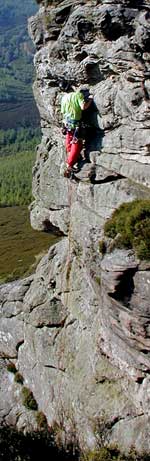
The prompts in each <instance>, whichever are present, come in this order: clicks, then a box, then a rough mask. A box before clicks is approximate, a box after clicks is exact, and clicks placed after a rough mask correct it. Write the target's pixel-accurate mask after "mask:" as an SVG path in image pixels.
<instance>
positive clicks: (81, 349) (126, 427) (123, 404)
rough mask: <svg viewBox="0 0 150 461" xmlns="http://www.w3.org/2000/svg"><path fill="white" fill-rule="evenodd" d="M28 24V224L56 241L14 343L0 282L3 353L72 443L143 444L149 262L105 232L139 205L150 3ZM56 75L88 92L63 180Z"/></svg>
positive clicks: (145, 147)
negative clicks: (119, 214) (74, 163)
mask: <svg viewBox="0 0 150 461" xmlns="http://www.w3.org/2000/svg"><path fill="white" fill-rule="evenodd" d="M29 30H30V35H31V37H32V39H33V41H34V43H35V45H36V48H37V51H36V54H35V68H36V81H35V84H34V94H35V99H36V102H37V105H38V108H39V111H40V115H41V127H42V141H41V145H40V146H39V148H38V153H37V161H36V164H35V167H34V171H33V194H34V197H35V201H34V202H33V204H32V206H31V224H32V226H33V227H34V228H36V229H43V230H48V229H49V228H50V227H51V225H53V226H55V227H56V228H57V229H59V230H60V231H61V232H62V238H61V240H60V242H59V243H58V244H57V245H55V246H54V247H52V248H51V249H50V250H49V253H48V254H47V256H46V257H44V259H42V261H41V263H40V264H39V266H38V268H37V271H36V274H35V275H34V276H33V280H31V279H30V280H29V281H28V283H27V284H25V287H26V289H25V292H24V295H23V298H22V301H21V302H22V304H21V306H20V311H19V312H18V311H15V314H14V316H15V322H18V325H19V339H16V334H15V333H14V332H12V329H13V321H14V318H12V315H11V313H10V309H9V312H8V291H9V290H10V291H11V290H12V289H11V287H10V286H9V290H8V288H7V289H6V287H3V288H2V289H1V297H2V306H3V308H2V317H3V322H4V324H5V325H4V329H5V339H4V337H2V340H1V350H2V353H3V360H4V362H5V360H8V358H9V357H12V358H13V360H14V361H15V363H16V366H17V369H18V370H19V371H20V372H21V373H22V375H23V377H24V380H25V383H26V384H27V385H28V387H29V388H30V389H31V390H32V392H33V393H34V396H35V398H36V400H37V402H38V405H39V409H40V410H42V411H43V412H44V414H45V415H46V417H47V419H48V423H49V424H53V422H54V421H58V422H60V423H61V426H62V428H63V429H64V431H65V433H66V432H67V433H68V437H69V434H71V433H76V436H77V438H78V439H79V443H80V445H81V446H82V447H87V446H89V447H93V446H95V445H96V444H100V443H102V442H107V443H112V442H115V443H117V444H119V445H120V447H121V448H130V447H131V446H133V445H135V447H136V449H137V450H141V449H143V448H144V449H146V450H149V449H150V439H149V437H148V430H149V429H148V426H149V411H150V400H149V388H150V380H149V371H150V352H149V349H150V333H149V331H150V326H149V325H150V313H149V296H150V264H149V262H148V260H144V259H143V258H142V260H141V258H140V257H139V255H138V253H136V251H135V249H134V246H133V248H132V245H131V247H130V248H126V249H124V248H123V247H122V246H121V248H118V246H119V245H117V238H116V237H115V238H113V240H112V238H110V237H106V236H105V234H104V227H105V223H106V222H107V220H108V219H109V218H110V217H111V216H112V213H113V211H114V210H117V209H118V208H119V207H120V205H121V204H123V203H124V204H130V203H132V202H133V201H137V200H143V201H144V203H147V204H149V203H150V202H149V200H150V190H149V186H150V179H149V178H150V79H149V71H150V52H149V50H150V10H149V1H148V0H147V1H146V0H145V1H142V0H139V1H136V2H134V1H124V0H122V1H121V0H118V1H111V0H110V1H107V0H102V1H98V0H97V1H95V0H91V1H84V0H81V1H80V0H77V1H75V2H74V3H72V2H71V1H70V0H64V1H62V2H57V1H55V2H49V1H48V2H47V5H46V4H45V2H44V1H43V2H41V4H40V8H39V12H38V14H37V15H36V16H35V17H32V18H31V19H30V21H29ZM64 81H65V82H68V83H69V84H71V85H73V86H74V88H78V87H79V85H81V84H86V85H88V86H89V88H90V90H91V92H92V93H93V96H94V103H93V106H92V108H91V109H90V110H89V111H87V113H86V114H85V115H86V123H87V125H88V130H87V131H88V133H87V158H88V160H87V161H85V162H84V161H83V162H82V165H81V166H82V167H81V170H80V172H79V173H78V174H77V175H76V177H75V178H74V180H72V181H70V180H69V179H65V178H64V177H63V176H62V175H61V172H62V164H63V162H64V161H65V155H66V154H65V148H64V139H63V137H62V133H61V115H60V101H61V97H62V93H60V88H59V85H60V83H61V82H64ZM135 203H137V202H135ZM123 225H124V224H123ZM117 237H118V236H117ZM24 283H25V282H24ZM19 286H20V285H19ZM15 289H16V285H15V286H14V291H15ZM17 299H18V298H17ZM13 302H14V304H13V306H14V305H15V302H16V295H15V296H14V299H13ZM6 318H8V321H7V322H6ZM15 324H16V323H15ZM17 331H18V330H17ZM10 332H11V333H10ZM10 334H11V335H12V336H13V344H14V349H13V345H12V341H10V340H9V335H10ZM4 341H5V342H4ZM15 341H16V343H15ZM17 344H19V345H18V346H17ZM16 346H17V347H16ZM6 349H7V354H6ZM10 414H11V411H10ZM18 424H20V426H21V425H22V422H21V417H19V418H18ZM62 432H63V430H62Z"/></svg>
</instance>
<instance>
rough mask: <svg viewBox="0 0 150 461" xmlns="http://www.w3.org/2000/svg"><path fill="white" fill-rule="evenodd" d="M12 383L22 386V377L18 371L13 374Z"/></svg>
mask: <svg viewBox="0 0 150 461" xmlns="http://www.w3.org/2000/svg"><path fill="white" fill-rule="evenodd" d="M14 381H15V382H16V383H19V384H23V382H24V379H23V376H22V375H21V373H19V371H17V372H16V373H15V378H14Z"/></svg>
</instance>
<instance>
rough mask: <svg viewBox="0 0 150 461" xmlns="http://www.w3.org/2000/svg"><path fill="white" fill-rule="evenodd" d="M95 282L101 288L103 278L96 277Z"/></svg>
mask: <svg viewBox="0 0 150 461" xmlns="http://www.w3.org/2000/svg"><path fill="white" fill-rule="evenodd" d="M95 282H96V283H97V284H98V285H99V286H100V285H101V278H100V277H98V276H96V277H95Z"/></svg>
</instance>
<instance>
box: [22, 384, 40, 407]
mask: <svg viewBox="0 0 150 461" xmlns="http://www.w3.org/2000/svg"><path fill="white" fill-rule="evenodd" d="M22 398H23V399H22V403H23V405H24V406H25V407H26V408H28V410H37V409H38V405H37V402H36V400H35V398H34V396H33V393H32V392H31V391H30V389H28V388H27V387H23V389H22Z"/></svg>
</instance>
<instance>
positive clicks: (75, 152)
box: [67, 139, 83, 167]
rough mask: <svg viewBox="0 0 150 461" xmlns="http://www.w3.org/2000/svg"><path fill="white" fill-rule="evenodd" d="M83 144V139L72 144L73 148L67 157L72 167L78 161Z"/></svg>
mask: <svg viewBox="0 0 150 461" xmlns="http://www.w3.org/2000/svg"><path fill="white" fill-rule="evenodd" d="M82 145H83V143H82V140H81V139H79V140H78V141H77V142H73V143H72V144H71V150H70V152H69V155H68V158H67V163H68V165H69V166H70V167H73V165H74V164H75V163H76V162H77V160H78V158H79V155H80V152H81V150H82Z"/></svg>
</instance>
